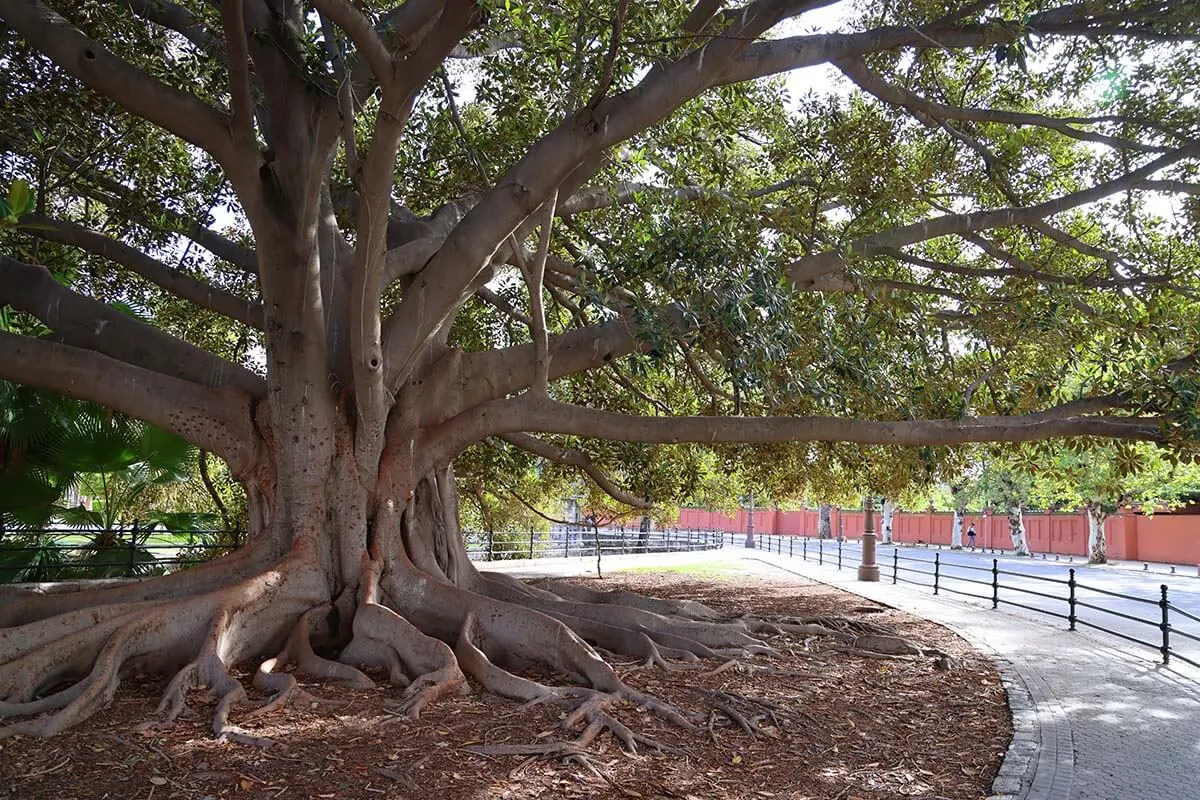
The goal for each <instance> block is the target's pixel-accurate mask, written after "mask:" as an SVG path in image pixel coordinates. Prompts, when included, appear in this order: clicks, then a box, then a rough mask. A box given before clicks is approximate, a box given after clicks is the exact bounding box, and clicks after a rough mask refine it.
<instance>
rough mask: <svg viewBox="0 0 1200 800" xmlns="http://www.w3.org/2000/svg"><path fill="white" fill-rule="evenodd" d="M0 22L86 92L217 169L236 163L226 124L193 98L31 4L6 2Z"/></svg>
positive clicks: (23, 0) (0, 11) (217, 113)
mask: <svg viewBox="0 0 1200 800" xmlns="http://www.w3.org/2000/svg"><path fill="white" fill-rule="evenodd" d="M0 16H3V18H4V20H5V21H6V22H7V23H8V24H9V25H10V26H11V27H12V28H13V30H15V31H16V32H17V33H19V34H20V35H21V37H22V38H24V39H25V41H27V42H29V44H30V45H31V46H32V47H34V48H35V49H36V50H39V51H41V52H42V53H44V54H45V55H46V57H47V58H49V59H50V60H51V61H53V62H54V63H56V64H58V65H59V66H60V67H62V68H63V69H64V70H66V71H67V72H68V73H70V74H71V75H73V76H74V77H76V78H78V79H79V80H80V81H82V82H83V83H84V85H86V86H87V87H88V88H90V89H92V90H93V91H96V92H98V93H99V94H101V95H103V96H105V97H108V98H111V99H113V100H115V101H116V102H117V103H119V104H120V105H122V106H124V108H125V109H126V110H127V111H129V112H130V113H131V114H133V115H135V116H138V117H141V118H142V119H145V120H149V121H150V122H152V123H154V124H155V125H158V126H159V127H161V128H163V129H165V130H168V131H170V132H171V133H174V134H175V135H176V136H179V137H180V138H182V139H185V140H187V141H189V142H191V143H192V144H194V145H196V146H197V147H200V148H202V149H203V150H206V151H207V152H208V153H209V154H210V155H212V157H213V158H215V159H216V160H217V161H218V162H219V163H220V164H222V165H223V166H225V167H227V168H230V167H232V166H233V165H234V164H235V162H236V160H237V153H236V151H235V148H234V146H233V139H232V138H231V137H230V135H229V126H228V122H229V120H228V118H227V117H226V116H225V115H224V114H223V113H221V112H220V111H218V110H217V109H215V108H213V107H212V106H209V105H207V104H206V103H204V102H203V101H201V100H200V99H199V98H198V97H196V96H195V95H192V94H189V93H188V92H184V91H182V90H180V89H176V88H174V87H172V86H168V85H167V84H165V83H162V82H161V81H159V80H158V79H156V78H154V77H153V76H151V75H150V74H149V73H147V72H144V71H142V70H141V69H138V68H137V67H135V66H133V65H132V64H130V63H129V62H127V61H125V60H124V59H122V58H119V57H118V56H116V55H114V54H112V53H111V52H109V51H108V50H107V49H106V48H105V47H103V46H102V45H101V44H100V43H99V42H96V41H94V40H92V39H90V38H89V37H88V36H87V35H85V34H84V33H83V31H81V30H79V29H78V28H76V27H75V26H74V25H72V24H71V23H70V22H68V21H67V20H66V19H64V18H63V17H62V16H60V15H59V14H58V13H57V12H55V11H53V10H51V9H49V8H47V7H46V6H45V5H43V4H42V3H40V2H37V0H6V2H5V3H4V4H3V5H0Z"/></svg>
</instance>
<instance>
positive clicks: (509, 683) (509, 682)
mask: <svg viewBox="0 0 1200 800" xmlns="http://www.w3.org/2000/svg"><path fill="white" fill-rule="evenodd" d="M477 626H478V620H477V618H476V617H475V615H474V614H468V615H467V618H466V620H464V622H463V626H462V632H461V633H460V634H459V638H458V643H457V645H456V646H455V650H454V652H455V654H456V655H457V656H458V662H459V664H460V665H462V668H463V670H464V671H465V672H466V673H467V674H468V675H470V676H471V677H472V678H474V679H475V680H477V681H478V682H479V683H480V684H481V685H482V686H483V687H484V688H485V689H487V690H489V691H492V692H495V693H496V694H499V695H503V696H504V697H509V698H512V699H514V700H521V701H523V702H524V703H525V704H527V705H534V704H538V703H545V702H552V703H564V704H568V705H571V706H573V710H572V712H571V713H570V714H568V715H567V716H566V718H565V719H564V720H563V727H564V728H565V729H567V730H568V731H572V730H576V729H577V728H578V727H579V726H580V725H581V724H582V723H583V722H586V723H587V725H586V727H584V730H583V732H582V733H581V734H580V735H579V736H578V737H577V738H576V739H575V740H573V741H571V742H543V743H538V744H529V745H497V746H485V745H479V746H474V747H472V748H468V749H472V750H474V751H475V752H478V753H484V754H488V755H539V756H544V757H551V756H553V757H568V756H579V755H581V754H582V753H583V752H584V750H585V749H586V748H587V747H588V746H589V745H590V744H591V743H592V742H593V740H594V739H595V738H596V736H598V735H599V734H600V733H602V732H604V731H608V732H610V733H611V734H612V735H613V736H614V737H615V738H616V739H617V740H618V741H620V742H621V744H622V745H623V746H624V747H625V749H627V750H628V751H629V752H631V753H636V752H637V747H638V745H639V744H642V745H647V746H649V747H652V748H654V749H655V750H664V749H666V748H665V747H664V745H663V744H662V743H660V742H658V741H657V740H655V739H651V738H649V737H646V736H642V735H641V734H638V733H635V732H634V731H632V730H630V729H629V728H628V727H627V726H626V725H624V724H622V723H621V722H619V721H618V720H616V719H615V718H614V717H612V716H611V715H610V714H609V713H608V710H609V709H610V708H611V707H612V706H613V705H614V704H616V703H619V702H621V701H631V702H634V703H637V704H639V705H643V706H645V707H647V708H649V709H650V710H651V711H653V712H654V713H656V714H658V715H660V716H663V717H664V718H666V719H668V720H670V721H671V722H674V723H676V724H679V725H681V726H684V727H688V728H691V727H693V726H692V725H691V723H690V722H688V721H687V720H686V719H685V718H684V717H683V715H682V714H680V713H679V712H678V711H676V710H675V709H673V708H671V707H669V706H667V705H665V704H663V703H661V702H659V701H657V700H654V699H653V698H650V697H647V696H646V695H643V694H641V693H639V692H636V691H634V690H632V689H630V688H629V687H627V686H624V684H621V688H620V689H619V690H617V691H608V692H600V691H596V690H594V689H588V688H585V687H552V686H546V685H544V684H541V683H538V682H536V681H531V680H529V679H528V678H522V677H521V676H519V675H515V674H513V673H512V672H509V671H508V670H505V669H502V668H500V667H498V666H496V665H495V664H494V663H492V661H491V659H489V658H488V656H487V655H486V654H485V653H484V652H483V651H482V650H480V649H479V648H478V647H477V646H476V645H475V643H474V641H473V638H474V637H475V636H476V635H477V630H476V629H477Z"/></svg>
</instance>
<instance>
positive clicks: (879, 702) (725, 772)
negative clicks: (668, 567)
mask: <svg viewBox="0 0 1200 800" xmlns="http://www.w3.org/2000/svg"><path fill="white" fill-rule="evenodd" d="M706 570H707V571H704V572H700V573H697V572H690V573H679V572H658V573H648V572H628V573H615V574H613V575H612V576H609V577H606V578H605V579H604V580H603V581H602V582H599V581H596V580H595V579H592V580H590V581H585V582H587V583H588V584H589V585H597V584H601V585H602V586H603V588H617V587H623V588H628V589H632V590H635V591H640V592H644V593H647V594H653V595H658V596H663V597H675V598H679V597H691V598H694V599H698V600H700V601H702V602H705V603H708V604H709V605H711V606H713V607H715V608H718V609H721V610H723V611H728V612H730V613H741V612H744V611H752V612H755V613H759V614H781V615H789V616H812V615H846V616H849V617H854V618H859V619H870V621H872V622H875V623H879V624H883V625H887V626H890V627H893V628H895V629H896V630H897V631H898V632H899V633H901V634H902V635H904V636H907V637H909V638H910V639H913V640H916V641H919V642H922V643H925V644H930V645H936V646H937V647H940V648H942V649H943V650H946V651H948V652H950V653H952V654H954V655H955V656H956V657H958V658H959V659H960V661H961V666H959V667H957V668H955V669H952V670H950V671H942V670H937V669H935V668H934V667H933V664H932V662H931V660H929V659H922V660H919V661H903V660H877V659H869V658H864V657H862V656H859V655H855V654H850V653H845V652H840V651H836V650H833V649H831V648H830V646H829V644H828V643H826V642H824V641H810V642H808V643H806V642H804V641H801V640H799V639H797V638H789V637H785V636H780V637H775V638H774V639H772V640H771V644H772V645H773V646H775V647H776V648H777V649H778V650H780V651H781V652H783V653H784V657H783V658H782V659H770V658H767V657H765V656H755V657H753V658H750V659H747V660H746V661H744V662H743V663H744V664H745V665H749V666H750V667H751V668H749V669H747V668H740V667H738V666H736V665H728V666H725V667H724V668H723V669H719V668H721V667H722V666H723V665H722V664H720V663H718V662H712V663H705V664H704V665H703V667H704V668H703V669H699V670H687V671H672V672H667V671H664V670H661V669H653V670H644V669H640V666H639V665H638V664H636V663H633V662H631V661H630V660H628V659H615V660H614V663H615V664H616V666H617V669H618V671H619V672H620V673H621V674H622V676H623V677H624V679H625V680H626V681H627V682H628V683H630V684H631V685H633V686H635V687H637V688H638V689H640V690H642V691H644V692H647V693H650V694H652V695H654V696H656V697H658V698H660V699H663V700H666V701H668V702H670V703H673V704H675V705H676V706H678V707H681V708H686V709H690V710H693V711H700V712H702V713H708V712H712V713H711V714H710V716H709V717H708V719H709V723H708V725H705V726H701V727H700V728H699V729H697V730H695V731H688V730H684V729H681V728H677V727H674V726H672V725H671V724H670V723H666V722H663V721H661V720H659V719H657V718H655V717H652V716H650V715H649V714H648V713H646V712H644V711H640V710H638V709H634V708H628V707H627V708H623V709H618V710H617V712H616V713H615V716H617V717H618V718H619V719H620V720H621V721H623V722H624V723H625V724H626V725H628V726H630V727H631V728H633V729H634V730H636V731H638V732H640V733H643V734H646V735H648V736H652V737H654V738H656V739H658V740H659V741H660V742H661V743H662V744H663V745H665V746H666V748H667V749H665V750H664V751H663V752H656V751H654V750H652V749H648V748H643V749H642V750H641V751H640V752H639V753H638V754H636V755H631V754H629V753H627V752H625V751H623V750H622V749H621V748H620V747H619V745H618V744H617V743H616V742H615V741H614V740H613V739H611V738H609V737H607V736H605V737H603V738H602V739H601V740H599V741H598V743H597V744H595V745H594V746H593V747H592V749H591V757H590V759H589V761H588V763H585V764H580V763H563V762H561V761H556V760H550V761H546V760H543V759H536V758H527V757H521V756H502V757H496V756H484V755H479V754H476V753H473V752H471V751H470V749H469V748H470V747H471V746H472V745H481V744H482V745H498V744H528V743H533V742H540V741H545V740H555V739H562V738H563V737H564V732H563V731H562V728H561V724H560V720H561V718H562V715H563V711H562V709H560V708H555V707H550V706H536V707H532V708H521V707H520V706H519V705H518V704H516V703H514V702H511V701H508V700H504V699H502V698H498V697H494V696H489V695H485V694H481V693H479V692H472V693H470V694H466V695H463V696H461V697H453V698H449V699H443V700H442V701H440V702H438V703H436V704H435V705H434V706H432V707H431V708H430V709H428V710H427V711H426V713H425V714H423V715H422V717H421V719H420V720H418V721H415V722H409V721H406V720H403V719H399V718H396V717H394V716H391V715H388V714H387V713H386V708H387V705H388V703H389V702H390V701H393V700H394V699H395V698H396V696H397V695H398V694H399V690H396V689H391V688H386V687H384V688H379V689H377V690H374V691H371V692H362V691H349V690H337V689H330V688H328V687H322V686H312V687H311V690H312V691H313V692H314V693H315V694H318V695H319V696H321V697H323V698H326V699H331V700H335V701H337V705H334V706H331V707H319V708H316V709H311V708H300V709H297V708H292V709H287V710H283V711H279V712H274V713H272V714H270V715H267V716H263V717H258V718H251V717H248V716H247V714H248V709H239V710H237V711H235V713H234V721H235V722H237V723H238V724H240V725H241V726H242V727H243V728H245V729H247V730H249V731H252V732H254V733H255V734H257V735H259V736H265V737H269V738H271V739H273V740H275V741H276V742H278V744H277V745H275V746H272V747H269V748H265V749H264V748H255V747H248V746H244V745H238V744H231V743H220V742H216V741H213V740H212V738H211V736H210V733H209V730H210V728H209V726H210V714H211V712H212V702H211V700H208V699H206V698H202V697H193V699H192V702H191V704H190V710H189V711H187V712H185V714H184V715H183V717H181V721H180V722H179V723H177V724H176V725H175V726H174V727H172V728H170V729H167V730H139V723H142V722H144V721H146V720H148V719H152V717H153V711H154V706H155V704H156V703H157V699H158V694H159V692H160V691H161V690H162V687H163V682H162V678H161V677H160V676H134V677H132V678H131V679H129V680H127V681H126V682H125V683H124V684H123V685H122V688H121V689H120V691H119V692H118V694H117V697H116V699H115V700H114V702H113V703H112V705H111V706H110V707H109V708H108V709H107V710H105V711H104V712H102V713H101V714H99V715H97V716H96V717H94V718H93V719H92V720H90V721H89V722H88V723H86V724H84V725H82V726H80V727H78V728H75V729H72V730H70V731H67V732H66V733H64V734H61V735H60V736H58V737H56V738H54V739H50V740H35V739H27V738H22V737H14V738H12V739H5V740H0V797H3V796H4V793H5V792H7V795H8V796H10V797H19V798H54V799H55V800H93V799H94V798H114V799H115V798H120V800H126V799H127V798H139V799H140V800H168V798H187V800H207V799H208V798H212V799H213V800H216V798H225V797H229V798H242V797H245V798H275V797H284V798H338V800H342V798H380V797H388V798H419V799H420V800H429V798H439V800H441V799H442V798H444V799H445V800H476V799H478V800H484V798H513V799H514V800H515V799H516V798H547V799H550V798H575V797H595V798H671V799H677V800H701V799H703V800H741V799H742V798H780V799H781V800H783V799H784V798H786V799H787V800H800V798H823V799H824V798H830V799H835V798H836V799H837V800H854V798H859V799H860V800H884V799H885V798H914V797H915V798H929V799H930V800H933V799H934V798H949V799H951V800H973V799H975V798H982V797H986V796H987V795H988V794H989V789H990V786H991V782H992V779H993V778H994V777H995V774H996V771H997V769H998V768H999V765H1000V762H1001V759H1002V758H1003V754H1004V751H1005V748H1006V747H1007V745H1008V742H1009V739H1010V738H1011V735H1012V730H1011V727H1010V724H1009V714H1008V708H1007V704H1006V700H1005V696H1004V690H1003V688H1002V687H1001V685H1000V681H999V678H998V676H997V674H996V672H995V670H994V669H993V668H992V667H991V665H990V664H989V663H988V662H987V661H986V659H984V658H983V657H981V656H980V655H979V654H977V653H976V652H974V651H972V650H971V649H970V647H969V646H968V645H967V644H966V642H964V641H963V640H961V639H959V638H958V637H956V636H955V635H953V634H952V633H950V632H949V631H947V630H945V629H944V628H940V627H938V626H936V625H933V624H931V623H928V622H925V621H922V620H918V619H915V618H913V617H910V616H908V615H906V614H903V613H900V612H898V611H895V610H892V609H887V608H884V607H882V606H877V605H875V604H872V603H870V602H868V601H864V600H863V599H861V598H859V597H857V596H854V595H850V594H846V593H844V592H841V591H840V590H837V589H833V588H830V587H827V586H824V585H821V584H816V583H812V582H808V581H805V580H803V579H800V578H797V577H796V576H794V575H789V574H787V573H784V572H775V571H771V572H769V573H756V574H752V575H751V574H746V573H740V572H736V571H735V568H732V567H731V568H728V569H727V570H723V569H721V568H716V569H713V568H706ZM806 645H807V647H806ZM755 667H758V668H764V669H755ZM767 670H770V672H768V671H767ZM242 677H243V679H244V681H245V683H246V684H247V685H249V677H250V676H249V675H248V674H246V675H243V676H242ZM538 677H540V678H542V679H545V680H554V679H555V676H552V675H545V674H543V675H540V676H538ZM557 680H559V681H562V680H563V679H562V678H561V676H560V677H558V678H557ZM255 699H261V698H260V697H256V698H255ZM722 706H724V707H725V708H730V709H732V710H734V711H736V712H739V713H740V715H741V717H742V719H743V720H745V721H746V722H747V723H749V727H750V729H751V730H750V732H747V731H746V730H745V729H743V727H742V726H740V725H738V724H735V722H734V721H733V720H732V718H731V717H729V716H726V715H724V714H723V713H722V712H721V711H720V707H722Z"/></svg>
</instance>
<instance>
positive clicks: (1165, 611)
mask: <svg viewBox="0 0 1200 800" xmlns="http://www.w3.org/2000/svg"><path fill="white" fill-rule="evenodd" d="M1159 590H1160V591H1161V592H1162V597H1161V598H1159V601H1158V607H1159V608H1161V609H1162V624H1161V625H1159V628H1161V629H1162V648H1161V650H1162V660H1163V664H1170V663H1171V616H1170V614H1171V606H1170V604H1168V603H1167V585H1166V584H1165V583H1164V584H1162V585H1160V586H1159Z"/></svg>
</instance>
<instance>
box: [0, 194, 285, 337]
mask: <svg viewBox="0 0 1200 800" xmlns="http://www.w3.org/2000/svg"><path fill="white" fill-rule="evenodd" d="M21 227H22V228H27V229H29V230H31V231H33V232H36V233H37V234H38V235H39V236H41V237H42V238H44V239H49V240H50V241H54V242H59V243H60V244H66V245H70V246H72V247H78V248H80V249H82V250H86V251H88V252H89V253H95V254H96V255H98V256H103V257H104V258H107V259H108V260H110V261H113V262H114V263H117V264H120V265H121V266H123V267H126V268H128V269H129V270H131V271H133V272H134V273H136V274H138V275H140V276H141V277H143V278H145V279H146V280H148V281H150V282H151V283H154V284H156V285H158V286H160V287H162V288H163V289H165V290H167V291H168V292H170V293H171V294H173V295H175V296H176V297H180V298H182V299H184V300H187V301H188V302H190V303H194V304H196V305H198V306H201V307H203V308H207V309H209V310H210V311H215V312H216V313H218V314H221V315H223V316H226V317H229V318H230V319H232V320H236V321H238V322H240V323H242V324H243V325H248V326H250V327H251V328H255V329H256V330H262V326H263V311H262V306H260V305H258V304H257V303H251V302H250V301H248V300H243V299H242V298H240V297H238V296H237V295H235V294H232V293H231V292H227V291H225V290H224V289H217V288H215V287H213V286H210V285H208V284H207V283H205V282H204V281H202V280H200V279H198V278H193V277H192V276H191V275H188V274H186V273H184V272H181V271H179V270H175V269H172V268H171V267H168V266H167V265H166V264H164V263H162V262H161V261H158V260H157V259H153V258H151V257H150V256H148V255H146V254H145V253H143V252H142V251H141V250H138V249H137V248H134V247H130V246H129V245H127V244H125V243H123V242H119V241H117V240H116V239H110V238H108V237H107V236H103V235H101V234H98V233H94V232H92V231H89V230H87V229H86V228H83V227H81V226H79V225H76V224H74V223H71V222H63V221H61V220H54V219H49V218H47V217H40V216H38V215H36V214H29V215H27V216H24V217H22V218H21Z"/></svg>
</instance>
